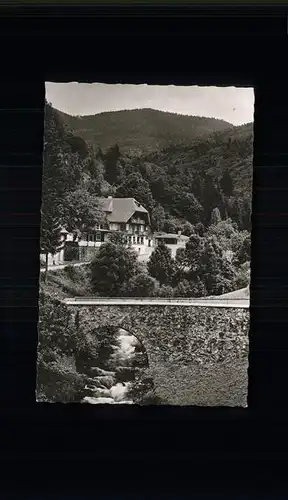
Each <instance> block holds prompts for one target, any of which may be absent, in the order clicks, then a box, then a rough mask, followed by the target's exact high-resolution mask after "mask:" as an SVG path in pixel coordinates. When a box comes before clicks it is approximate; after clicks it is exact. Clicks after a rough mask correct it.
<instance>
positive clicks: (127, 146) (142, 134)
mask: <svg viewBox="0 0 288 500" xmlns="http://www.w3.org/2000/svg"><path fill="white" fill-rule="evenodd" d="M59 114H60V115H61V116H62V119H63V121H64V122H65V123H66V124H67V126H68V127H69V128H71V130H73V131H74V132H75V133H76V134H77V135H80V136H81V137H82V138H83V139H85V140H86V141H87V142H88V143H90V144H92V143H93V144H98V145H99V146H100V147H101V148H102V149H103V150H104V151H105V150H106V149H107V148H109V147H110V146H111V145H113V144H118V146H119V148H120V150H121V151H122V153H128V154H131V153H132V154H134V155H135V154H141V153H147V152H151V151H158V150H160V149H163V148H165V147H168V146H169V145H171V144H175V143H176V144H178V143H186V142H191V141H192V140H194V139H195V138H196V137H200V136H202V135H207V134H209V133H213V132H216V131H221V130H224V129H227V128H229V127H231V124H230V123H228V122H225V121H223V120H217V119H215V118H206V117H199V116H184V115H178V114H176V113H166V112H163V111H157V110H154V109H135V110H123V111H114V112H107V113H99V114H97V115H92V116H82V117H76V116H70V115H67V114H65V113H62V112H60V111H59Z"/></svg>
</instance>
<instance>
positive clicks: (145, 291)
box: [121, 273, 158, 297]
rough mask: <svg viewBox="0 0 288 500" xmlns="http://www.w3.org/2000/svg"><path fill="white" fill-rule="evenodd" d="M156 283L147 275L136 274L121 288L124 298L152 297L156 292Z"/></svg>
mask: <svg viewBox="0 0 288 500" xmlns="http://www.w3.org/2000/svg"><path fill="white" fill-rule="evenodd" d="M157 285H158V283H157V281H156V280H155V278H152V277H151V276H149V274H147V273H141V274H136V276H133V277H132V278H130V280H128V281H127V282H126V283H124V285H123V286H122V288H121V295H123V296H124V297H152V296H154V295H155V293H156V290H157Z"/></svg>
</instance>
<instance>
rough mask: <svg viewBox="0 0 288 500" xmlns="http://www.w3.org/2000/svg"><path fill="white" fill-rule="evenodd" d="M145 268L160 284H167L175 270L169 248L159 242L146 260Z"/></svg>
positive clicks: (171, 279)
mask: <svg viewBox="0 0 288 500" xmlns="http://www.w3.org/2000/svg"><path fill="white" fill-rule="evenodd" d="M147 269H148V271H149V274H150V275H151V276H153V278H156V280H157V281H159V283H160V285H169V284H170V283H171V282H172V281H173V277H174V272H175V266H174V261H173V259H172V256H171V250H170V248H168V247H167V246H166V245H164V244H163V243H159V244H158V245H157V247H156V248H155V250H154V251H153V252H152V254H151V256H150V258H149V260H148V263H147Z"/></svg>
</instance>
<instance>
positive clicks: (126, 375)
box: [82, 329, 145, 404]
mask: <svg viewBox="0 0 288 500" xmlns="http://www.w3.org/2000/svg"><path fill="white" fill-rule="evenodd" d="M112 348H113V352H112V354H110V355H109V356H108V357H107V360H106V364H105V368H106V366H107V369H103V368H98V367H95V368H94V371H95V373H96V376H95V377H93V378H92V379H90V381H91V382H90V383H89V385H87V386H86V387H85V390H86V392H87V395H86V396H85V397H84V399H83V400H82V402H83V403H90V404H133V403H134V398H135V396H134V397H132V396H131V389H132V388H133V384H134V386H135V373H136V370H137V360H138V358H139V355H141V356H142V363H140V366H141V364H142V367H143V356H144V357H145V353H143V349H142V346H141V344H140V342H139V341H138V340H137V339H136V338H135V337H134V336H133V335H130V334H129V333H127V332H126V331H125V330H122V329H120V330H119V331H118V333H117V335H116V342H115V343H114V344H113V345H112ZM141 351H142V352H141ZM138 364H139V363H138ZM144 364H145V363H144ZM129 392H130V396H129ZM134 394H135V391H134Z"/></svg>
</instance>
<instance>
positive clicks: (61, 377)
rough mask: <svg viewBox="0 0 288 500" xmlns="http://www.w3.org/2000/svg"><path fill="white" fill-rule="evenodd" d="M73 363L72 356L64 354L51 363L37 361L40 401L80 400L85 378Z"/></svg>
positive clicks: (74, 401) (66, 401)
mask: <svg viewBox="0 0 288 500" xmlns="http://www.w3.org/2000/svg"><path fill="white" fill-rule="evenodd" d="M73 364H74V362H73V358H70V359H69V358H67V357H66V356H63V357H59V358H58V360H57V361H54V362H52V363H45V362H43V361H40V362H39V363H38V370H37V372H38V373H37V394H39V395H40V400H41V401H43V399H44V401H45V400H46V401H49V402H61V403H77V402H80V401H81V400H82V398H83V394H84V388H85V383H86V380H85V377H84V376H83V375H81V374H79V373H77V371H76V368H75V366H73ZM37 399H38V396H37Z"/></svg>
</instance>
